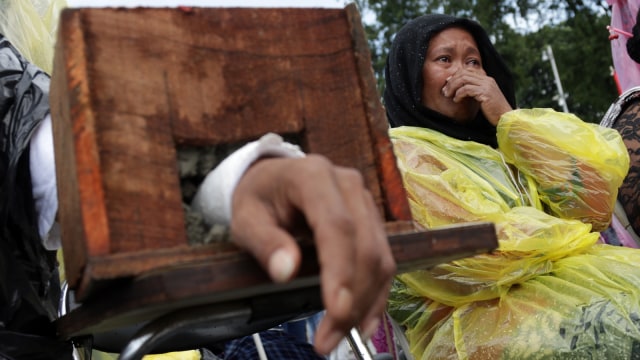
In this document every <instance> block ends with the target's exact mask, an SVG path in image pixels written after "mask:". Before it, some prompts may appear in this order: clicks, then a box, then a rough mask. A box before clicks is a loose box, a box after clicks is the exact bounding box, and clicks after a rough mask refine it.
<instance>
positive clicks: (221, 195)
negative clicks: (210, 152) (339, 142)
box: [191, 133, 305, 225]
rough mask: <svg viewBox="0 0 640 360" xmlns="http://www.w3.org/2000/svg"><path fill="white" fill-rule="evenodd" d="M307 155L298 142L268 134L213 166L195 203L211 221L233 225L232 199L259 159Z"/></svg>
mask: <svg viewBox="0 0 640 360" xmlns="http://www.w3.org/2000/svg"><path fill="white" fill-rule="evenodd" d="M304 156H305V154H304V152H302V151H301V150H300V148H299V147H298V146H296V145H292V144H289V143H287V142H284V140H283V139H282V137H280V136H279V135H277V134H273V133H268V134H266V135H264V136H262V137H261V138H260V139H259V140H257V141H253V142H250V143H248V144H246V145H244V146H243V147H241V148H240V149H238V150H237V151H235V152H234V153H233V154H231V155H229V157H227V158H226V159H225V160H224V161H223V162H222V163H220V165H218V166H217V167H216V168H215V169H213V170H212V171H211V172H209V174H207V176H206V177H205V179H204V181H203V182H202V184H201V185H200V187H199V188H198V191H197V193H196V195H195V197H194V199H193V202H192V204H191V206H192V208H193V209H194V210H196V211H198V212H200V213H201V214H202V216H203V219H204V221H205V222H206V223H207V224H209V225H212V224H229V223H230V221H231V199H232V198H233V192H234V191H235V188H236V186H237V185H238V182H239V181H240V179H241V178H242V176H243V175H244V173H245V172H246V171H247V169H248V168H249V167H250V166H251V164H253V163H254V162H255V161H256V160H258V159H260V158H263V157H288V158H301V157H304Z"/></svg>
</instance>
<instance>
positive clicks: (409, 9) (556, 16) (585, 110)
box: [356, 0, 617, 122]
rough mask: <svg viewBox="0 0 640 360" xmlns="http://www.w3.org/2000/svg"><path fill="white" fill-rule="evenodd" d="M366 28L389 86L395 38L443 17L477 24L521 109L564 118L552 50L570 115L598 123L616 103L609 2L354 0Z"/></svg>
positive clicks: (378, 73)
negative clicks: (414, 22)
mask: <svg viewBox="0 0 640 360" xmlns="http://www.w3.org/2000/svg"><path fill="white" fill-rule="evenodd" d="M356 4H357V5H358V7H359V8H360V11H361V12H362V13H363V17H364V18H365V19H367V18H375V20H373V21H366V22H365V30H366V31H367V35H368V38H369V45H370V49H371V56H372V61H373V67H374V71H375V73H376V76H377V78H378V84H379V88H380V90H381V91H382V90H383V87H384V78H383V76H384V75H383V74H384V71H383V69H384V64H385V62H386V55H387V50H388V49H389V47H390V44H391V41H392V39H393V35H394V34H395V33H396V32H397V31H398V29H400V27H401V26H402V25H404V24H405V23H407V22H408V21H409V20H410V19H413V18H415V17H417V16H420V15H422V14H427V13H446V14H451V15H456V16H464V17H468V18H472V19H474V20H476V21H478V22H479V23H480V24H482V26H483V27H484V28H485V29H486V30H487V33H488V34H489V36H490V37H491V39H492V40H493V41H494V44H495V46H496V48H497V49H498V51H499V52H500V53H501V54H502V55H503V57H504V59H505V61H506V62H507V64H508V65H509V66H510V68H511V70H512V72H513V74H514V77H515V80H516V89H517V94H516V97H517V101H518V106H519V107H552V108H554V109H556V110H559V111H562V107H561V106H560V103H559V101H558V98H557V94H558V90H557V87H556V83H555V79H554V75H553V72H552V68H551V62H550V61H549V60H544V59H543V56H542V53H543V49H545V47H546V46H547V45H549V46H551V48H552V50H553V55H554V58H555V63H556V65H557V69H558V73H559V77H560V80H561V84H562V88H563V90H564V92H565V94H567V95H568V96H567V99H566V101H567V105H568V108H569V111H570V112H573V113H575V114H576V115H578V116H579V117H580V118H582V119H584V120H585V121H590V122H599V121H600V119H601V118H602V116H603V115H604V113H605V112H606V110H607V109H608V107H609V105H610V104H611V103H612V102H613V101H614V100H615V98H616V97H617V90H616V86H615V83H614V80H613V78H612V76H611V65H612V59H611V46H610V43H609V39H608V33H607V31H606V26H607V25H608V24H609V22H610V16H611V14H610V11H609V8H608V5H607V3H606V0H564V1H558V0H542V1H534V0H471V1H469V0H404V1H394V0H356Z"/></svg>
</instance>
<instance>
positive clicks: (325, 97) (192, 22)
mask: <svg viewBox="0 0 640 360" xmlns="http://www.w3.org/2000/svg"><path fill="white" fill-rule="evenodd" d="M51 92H52V93H51V99H52V100H51V107H52V115H53V119H54V122H53V124H54V137H55V151H56V164H57V169H58V171H57V176H58V187H59V190H58V191H59V197H60V212H59V216H60V221H61V227H62V238H63V245H64V250H65V266H66V275H67V279H68V281H69V283H70V285H71V286H72V287H73V288H75V289H77V290H78V294H79V296H80V297H81V298H83V297H85V296H87V295H88V294H89V293H90V292H91V290H90V289H91V288H92V285H95V284H97V283H99V282H100V281H102V280H105V279H114V278H121V277H127V276H135V275H139V274H141V273H143V272H145V271H149V270H153V269H157V268H160V267H163V266H167V265H175V264H179V263H189V262H191V261H194V260H201V259H203V258H207V257H210V256H212V254H213V252H215V251H216V250H215V249H214V248H210V249H209V250H210V251H209V250H205V251H203V249H195V250H194V249H193V248H192V247H189V246H188V245H187V240H186V234H185V223H184V216H183V210H182V206H181V197H180V194H181V192H180V184H179V177H178V173H177V159H176V147H177V146H180V145H184V144H189V145H195V146H206V145H212V144H221V143H231V142H237V141H243V140H252V139H255V138H257V137H259V136H260V135H262V134H264V133H265V132H268V131H271V132H276V133H280V134H288V135H291V134H294V135H295V136H298V137H299V138H300V139H301V143H302V146H303V148H304V150H305V151H307V152H312V153H322V154H324V155H326V156H327V157H329V158H330V159H331V160H332V161H334V162H335V163H337V164H342V165H348V166H352V167H355V168H357V169H359V170H360V171H361V172H362V174H363V175H364V178H365V181H366V183H367V185H368V187H369V188H370V189H371V191H372V193H373V195H374V197H375V201H376V203H377V204H378V206H379V208H380V211H381V212H382V213H384V214H385V217H386V219H387V220H389V221H396V220H410V214H409V210H408V206H407V202H406V200H405V193H404V190H403V189H402V186H401V181H400V177H399V174H398V172H397V169H396V168H395V158H394V156H393V153H392V148H391V145H390V142H389V139H388V137H387V134H386V131H387V125H386V120H385V117H384V111H383V109H382V106H381V104H380V102H379V96H378V93H377V90H376V88H375V80H374V76H373V72H372V69H371V65H370V57H369V51H368V48H367V43H366V38H365V35H364V33H363V29H362V26H361V22H360V17H359V14H358V13H357V10H356V9H355V7H354V6H348V7H347V8H346V9H254V8H188V9H185V8H180V9H165V8H155V9H154V8H136V9H118V8H114V9H109V8H107V9H66V10H65V11H63V13H62V16H61V23H60V28H59V36H58V41H57V47H56V54H55V61H54V71H53V78H52V90H51Z"/></svg>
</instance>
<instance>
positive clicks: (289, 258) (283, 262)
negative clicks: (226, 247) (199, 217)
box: [231, 217, 301, 283]
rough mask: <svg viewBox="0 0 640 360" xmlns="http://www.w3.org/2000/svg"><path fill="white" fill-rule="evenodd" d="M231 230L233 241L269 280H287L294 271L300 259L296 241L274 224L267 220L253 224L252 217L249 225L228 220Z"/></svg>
mask: <svg viewBox="0 0 640 360" xmlns="http://www.w3.org/2000/svg"><path fill="white" fill-rule="evenodd" d="M234 229H235V230H234ZM231 232H232V238H233V240H234V242H235V243H236V244H237V245H238V246H240V247H241V248H243V249H245V250H247V251H248V252H249V253H251V255H253V257H254V258H255V259H256V260H258V262H259V263H260V265H261V266H262V268H263V269H264V270H266V271H267V272H268V273H269V276H270V277H271V279H272V280H273V281H275V282H278V283H283V282H287V281H289V280H291V279H292V278H293V277H294V276H295V275H296V273H297V272H298V268H299V267H300V261H301V254H300V249H299V247H298V244H297V242H296V241H295V239H294V238H293V237H291V235H289V233H288V232H286V231H284V230H283V229H281V228H279V227H278V226H277V225H275V224H273V223H269V222H267V224H264V223H263V224H262V226H257V224H256V218H255V217H253V219H252V221H251V226H246V225H242V222H241V221H239V222H236V221H232V226H231Z"/></svg>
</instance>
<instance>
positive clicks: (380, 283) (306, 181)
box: [231, 155, 395, 354]
mask: <svg viewBox="0 0 640 360" xmlns="http://www.w3.org/2000/svg"><path fill="white" fill-rule="evenodd" d="M231 219H232V221H231V232H232V236H233V238H234V240H235V241H236V243H237V244H238V245H239V246H241V247H243V248H244V249H246V250H248V251H249V252H251V253H252V254H253V255H254V257H255V258H256V259H257V260H258V261H259V263H260V264H261V265H262V266H263V268H265V269H266V270H267V271H268V272H269V274H270V276H271V278H272V279H273V280H274V281H276V282H280V283H282V282H286V281H289V280H290V279H292V278H293V277H294V276H295V274H296V272H297V271H298V268H299V267H300V261H301V254H300V249H299V247H298V245H297V243H296V241H295V240H294V237H293V236H292V233H294V232H295V230H296V229H297V228H299V226H300V224H306V225H307V226H308V228H309V229H310V230H311V231H312V234H313V238H314V241H315V244H316V248H317V253H318V261H319V264H320V284H321V288H322V300H323V304H324V307H325V309H326V315H325V317H324V318H323V319H322V322H321V323H320V325H319V327H318V329H317V331H316V338H315V349H316V351H317V352H319V353H321V354H328V353H329V352H331V351H332V350H333V349H334V348H335V347H336V346H337V345H338V343H339V342H340V341H341V339H342V338H343V337H344V336H345V335H346V334H347V333H348V332H349V330H350V329H351V328H353V327H354V326H358V327H359V328H360V329H361V331H362V334H363V336H364V337H368V336H370V335H371V334H373V332H374V331H375V329H376V328H377V326H378V324H379V319H380V318H381V315H382V313H383V311H384V308H385V304H386V300H387V295H388V292H389V289H390V286H391V280H392V277H393V275H394V273H395V262H394V259H393V257H392V254H391V249H390V247H389V244H388V242H387V238H386V234H385V231H384V226H383V220H382V217H381V215H380V214H379V212H378V209H377V207H376V205H375V203H374V201H373V197H372V196H371V194H370V193H369V192H368V191H367V189H366V187H365V186H364V182H363V179H362V176H361V175H360V173H358V172H357V171H356V170H354V169H348V168H344V167H338V166H335V165H333V164H332V163H330V162H329V161H328V160H327V159H326V158H324V157H322V156H319V155H309V156H307V157H305V158H301V159H291V158H265V159H262V160H259V161H258V162H256V163H255V164H253V165H252V166H251V167H250V168H249V170H248V171H247V172H246V173H245V174H244V176H243V177H242V179H241V180H240V182H239V183H238V186H237V187H236V190H235V192H234V195H233V199H232V217H231Z"/></svg>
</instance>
